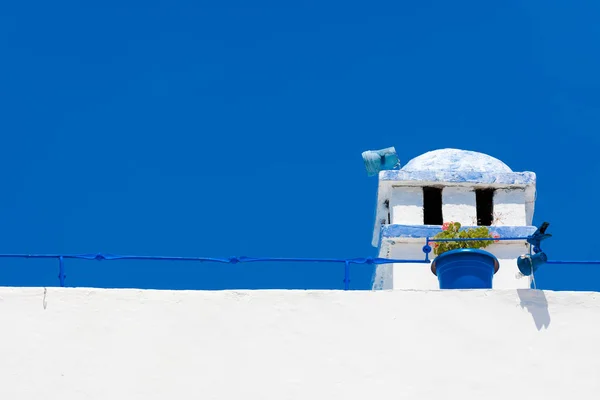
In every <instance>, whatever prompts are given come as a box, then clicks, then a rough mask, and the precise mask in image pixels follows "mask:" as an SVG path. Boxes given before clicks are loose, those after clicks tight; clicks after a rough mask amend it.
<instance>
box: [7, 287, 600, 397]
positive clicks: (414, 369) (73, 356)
mask: <svg viewBox="0 0 600 400" xmlns="http://www.w3.org/2000/svg"><path fill="white" fill-rule="evenodd" d="M0 310H1V313H2V330H0V339H1V340H0V354H1V355H2V357H1V358H0V368H1V376H2V382H1V384H0V398H2V399H10V400H18V399H35V400H39V399H46V398H49V399H63V400H80V399H127V400H129V399H144V400H153V399H178V398H182V399H184V398H185V399H188V398H190V399H191V398H196V399H256V400H270V399H273V400H281V399H365V398H373V397H377V398H392V397H393V398H402V399H440V398H458V399H466V400H468V399H477V400H479V399H501V400H506V399H514V398H523V399H547V400H551V399H557V400H558V399H560V400H564V399H568V398H573V397H578V398H590V399H591V398H596V397H597V394H598V392H599V390H600V379H598V376H600V357H598V356H597V353H598V352H597V351H596V348H597V347H598V346H599V344H598V340H597V338H598V337H599V336H600V324H599V323H598V315H600V296H599V294H598V293H582V292H579V293H574V292H541V291H532V290H507V291H382V292H342V291H254V292H252V291H242V292H227V291H225V292H191V291H180V292H171V291H142V290H102V289H58V288H49V289H48V291H47V294H46V296H44V289H43V288H0Z"/></svg>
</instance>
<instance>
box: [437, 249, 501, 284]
mask: <svg viewBox="0 0 600 400" xmlns="http://www.w3.org/2000/svg"><path fill="white" fill-rule="evenodd" d="M498 268H500V266H499V264H498V259H497V258H496V257H495V256H494V255H493V254H491V253H488V252H487V251H483V250H479V249H457V250H451V251H447V252H445V253H442V254H440V255H439V256H437V257H436V258H435V259H434V260H433V262H432V263H431V272H433V273H434V275H437V277H438V281H439V282H440V289H491V288H492V280H493V279H494V274H495V273H496V272H497V271H498Z"/></svg>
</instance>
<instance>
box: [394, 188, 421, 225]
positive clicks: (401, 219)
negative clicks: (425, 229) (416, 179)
mask: <svg viewBox="0 0 600 400" xmlns="http://www.w3.org/2000/svg"><path fill="white" fill-rule="evenodd" d="M390 209H391V213H392V223H393V224H402V225H423V188H421V187H395V188H393V190H392V198H391V200H390Z"/></svg>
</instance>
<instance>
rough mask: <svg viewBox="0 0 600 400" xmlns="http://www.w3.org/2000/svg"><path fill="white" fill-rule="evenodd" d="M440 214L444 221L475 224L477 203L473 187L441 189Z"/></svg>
mask: <svg viewBox="0 0 600 400" xmlns="http://www.w3.org/2000/svg"><path fill="white" fill-rule="evenodd" d="M442 216H443V218H444V222H460V223H461V225H477V205H476V197H475V192H474V190H473V189H470V188H465V187H445V188H444V190H442Z"/></svg>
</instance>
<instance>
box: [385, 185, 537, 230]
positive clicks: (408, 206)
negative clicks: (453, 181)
mask: <svg viewBox="0 0 600 400" xmlns="http://www.w3.org/2000/svg"><path fill="white" fill-rule="evenodd" d="M477 187H479V186H478V185H476V184H472V185H462V186H446V187H444V188H443V190H442V215H443V218H444V222H449V221H453V222H460V223H461V224H462V225H477V202H476V195H475V189H476V188H477ZM531 191H534V189H529V192H531ZM534 195H535V193H534V192H533V193H528V191H527V190H526V189H525V188H496V189H495V192H494V200H493V201H494V222H493V225H497V226H526V225H528V224H530V223H531V221H530V219H531V217H532V216H533V200H532V199H529V198H528V196H529V197H531V196H534ZM390 212H391V223H392V224H400V225H423V187H421V186H396V187H393V189H392V190H391V198H390ZM386 223H387V221H386Z"/></svg>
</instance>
